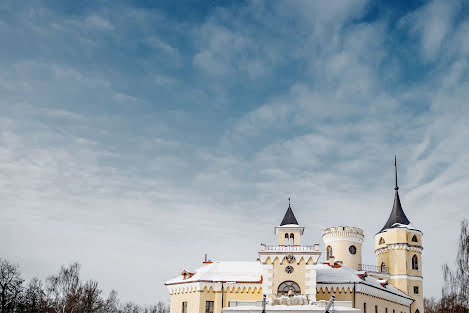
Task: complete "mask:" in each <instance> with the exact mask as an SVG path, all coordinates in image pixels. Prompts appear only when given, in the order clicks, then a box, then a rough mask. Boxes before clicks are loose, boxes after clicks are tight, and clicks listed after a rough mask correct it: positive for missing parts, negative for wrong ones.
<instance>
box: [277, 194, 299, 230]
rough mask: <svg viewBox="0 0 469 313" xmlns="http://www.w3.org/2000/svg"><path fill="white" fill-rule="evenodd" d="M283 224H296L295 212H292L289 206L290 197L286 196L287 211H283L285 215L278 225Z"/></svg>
mask: <svg viewBox="0 0 469 313" xmlns="http://www.w3.org/2000/svg"><path fill="white" fill-rule="evenodd" d="M283 225H298V222H297V220H296V217H295V214H293V210H292V209H291V206H290V198H288V209H287V212H286V213H285V216H284V217H283V220H282V222H281V223H280V226H283Z"/></svg>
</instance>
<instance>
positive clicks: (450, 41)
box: [0, 0, 469, 303]
mask: <svg viewBox="0 0 469 313" xmlns="http://www.w3.org/2000/svg"><path fill="white" fill-rule="evenodd" d="M468 10H469V6H468V4H467V3H464V1H452V0H449V1H415V2H412V5H411V6H409V1H402V2H399V1H373V2H371V1H366V0H358V1H327V2H319V1H260V0H256V1H243V2H240V1H205V2H202V1H200V2H199V1H188V0H187V1H182V2H179V3H177V4H175V2H174V1H167V2H159V1H133V2H123V1H122V2H121V1H99V2H98V1H82V2H80V4H77V3H76V2H69V1H65V2H64V1H35V2H33V3H31V2H24V1H2V2H1V3H0V40H1V42H2V49H0V68H1V71H0V94H1V97H0V108H1V112H2V113H1V114H0V203H1V208H0V225H1V227H0V236H1V238H3V239H1V240H0V251H2V257H5V258H7V259H10V260H12V261H14V262H16V263H18V264H19V265H20V266H21V268H22V271H23V272H24V274H25V276H26V277H27V278H30V277H32V276H33V275H39V276H40V277H42V278H43V277H45V276H47V275H49V274H51V273H53V272H54V271H56V270H57V269H58V267H59V266H60V265H61V264H66V263H69V262H72V261H76V260H77V261H79V262H81V263H82V265H83V272H84V276H85V277H93V278H95V279H97V280H99V282H100V283H101V285H102V286H103V288H105V290H106V291H109V290H110V289H111V288H115V289H117V291H118V292H119V294H120V296H121V298H122V299H123V300H133V301H136V302H140V303H152V302H154V301H157V300H167V299H168V295H167V291H166V289H165V287H164V286H163V283H164V281H165V280H168V279H170V278H172V277H173V276H174V275H176V274H178V273H179V272H180V271H182V269H183V268H186V267H187V268H194V267H197V266H198V265H199V264H200V262H201V261H202V259H203V255H204V253H208V254H209V256H210V257H211V258H212V259H215V260H255V259H256V257H257V249H258V248H259V244H260V243H261V242H265V243H273V242H274V241H275V238H274V236H273V233H272V232H273V227H274V226H275V225H277V224H279V223H280V221H281V219H282V217H283V214H284V212H285V210H286V207H287V198H288V197H291V198H292V207H293V210H294V212H295V214H296V216H297V219H298V220H299V222H300V223H301V224H303V225H304V226H306V233H305V241H306V242H307V243H316V242H322V239H321V232H322V229H324V228H326V227H329V226H334V225H352V226H358V227H362V228H363V229H364V231H365V233H366V235H367V240H366V241H365V244H364V250H365V254H364V262H366V263H369V264H374V262H375V261H374V253H373V235H374V234H375V233H376V232H377V231H378V230H379V229H380V228H381V227H382V226H383V225H384V223H385V222H386V219H387V217H388V215H389V212H390V210H391V207H392V201H393V173H394V168H393V158H394V154H397V155H398V162H399V181H400V191H401V200H402V203H403V207H404V210H405V211H406V214H407V216H408V217H409V219H410V221H411V222H412V223H413V224H414V225H415V226H417V227H419V228H420V229H422V231H423V233H424V246H425V250H424V276H425V284H424V293H425V295H426V296H438V295H439V292H440V286H441V283H442V278H441V277H442V276H441V273H440V272H441V271H440V269H441V265H442V264H443V263H444V262H452V261H453V260H454V257H455V252H456V240H457V236H458V225H459V222H460V220H461V219H462V218H464V217H466V218H467V217H468V215H469V214H468V209H467V208H468V207H469V200H468V199H467V197H466V192H467V189H468V186H469V177H468V173H469V167H468V164H469V162H468V161H469V148H468V146H467V143H468V142H469V128H468V127H467V125H466V124H467V121H468V119H469V106H468V103H467V101H468V100H467V99H469V84H468V79H469V64H468V56H469V36H468V34H469V20H468Z"/></svg>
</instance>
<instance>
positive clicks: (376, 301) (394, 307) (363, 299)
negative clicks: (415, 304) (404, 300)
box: [355, 293, 410, 313]
mask: <svg viewBox="0 0 469 313" xmlns="http://www.w3.org/2000/svg"><path fill="white" fill-rule="evenodd" d="M365 303H366V313H375V312H376V311H375V306H377V308H378V313H386V309H388V310H387V313H401V312H402V313H410V308H409V307H408V306H405V305H402V304H398V303H394V302H391V301H388V300H385V299H381V298H377V297H373V296H369V295H366V294H362V293H356V294H355V308H357V309H360V310H361V312H362V313H365V312H364V304H365Z"/></svg>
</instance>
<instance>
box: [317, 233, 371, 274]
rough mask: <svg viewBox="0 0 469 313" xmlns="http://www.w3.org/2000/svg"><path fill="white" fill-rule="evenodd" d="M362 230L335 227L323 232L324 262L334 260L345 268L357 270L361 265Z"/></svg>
mask: <svg viewBox="0 0 469 313" xmlns="http://www.w3.org/2000/svg"><path fill="white" fill-rule="evenodd" d="M364 238H365V237H364V235H363V230H362V229H360V228H357V227H349V226H337V227H329V228H326V229H325V230H324V231H323V235H322V239H323V241H324V244H325V245H326V261H329V260H330V259H334V260H335V261H338V262H341V263H342V264H343V265H345V266H347V267H351V268H353V269H356V270H359V269H360V265H361V263H362V243H363V240H364Z"/></svg>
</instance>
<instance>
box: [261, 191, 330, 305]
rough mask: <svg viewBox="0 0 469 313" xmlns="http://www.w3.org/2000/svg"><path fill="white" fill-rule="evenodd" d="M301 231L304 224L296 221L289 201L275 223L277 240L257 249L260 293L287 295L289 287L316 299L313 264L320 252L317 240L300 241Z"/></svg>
mask: <svg viewBox="0 0 469 313" xmlns="http://www.w3.org/2000/svg"><path fill="white" fill-rule="evenodd" d="M289 200H290V199H289ZM289 202H290V201H289ZM303 232H304V227H303V226H300V225H298V221H297V220H296V217H295V215H294V214H293V210H292V208H291V206H290V203H288V209H287V212H286V213H285V216H284V217H283V220H282V222H281V223H280V226H276V227H275V235H276V237H277V242H278V244H277V245H265V244H262V245H261V249H260V251H259V261H260V263H261V264H262V279H263V280H262V293H263V294H264V295H266V296H267V297H268V298H270V299H275V298H278V297H281V296H286V295H287V294H288V292H289V291H290V290H291V291H290V292H293V293H294V294H295V295H303V296H305V297H306V298H308V299H309V300H315V299H316V270H315V269H314V267H313V265H314V264H316V262H317V261H318V259H319V257H320V255H321V252H320V251H319V245H318V244H315V245H312V246H306V245H301V244H300V242H301V236H302V235H303Z"/></svg>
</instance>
